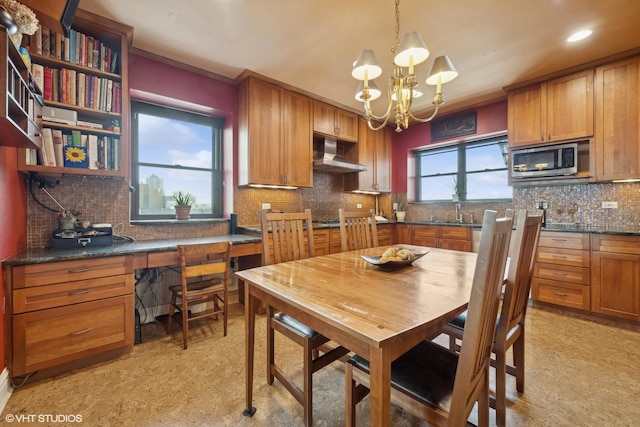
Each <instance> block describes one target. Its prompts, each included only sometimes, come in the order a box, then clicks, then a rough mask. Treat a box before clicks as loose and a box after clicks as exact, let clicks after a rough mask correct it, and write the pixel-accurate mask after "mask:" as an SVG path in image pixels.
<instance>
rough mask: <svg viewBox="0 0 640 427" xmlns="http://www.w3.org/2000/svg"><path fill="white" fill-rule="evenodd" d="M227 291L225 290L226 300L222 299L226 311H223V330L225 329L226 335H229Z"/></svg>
mask: <svg viewBox="0 0 640 427" xmlns="http://www.w3.org/2000/svg"><path fill="white" fill-rule="evenodd" d="M227 301H228V300H227V291H224V301H222V307H223V308H224V311H223V312H222V322H223V325H224V326H223V330H224V336H225V337H226V336H227V311H228V310H227Z"/></svg>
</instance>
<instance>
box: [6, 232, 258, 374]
mask: <svg viewBox="0 0 640 427" xmlns="http://www.w3.org/2000/svg"><path fill="white" fill-rule="evenodd" d="M224 241H231V242H232V243H233V246H232V250H231V255H232V256H233V257H237V258H239V259H241V260H246V261H245V262H242V263H240V264H241V266H240V268H243V267H245V268H246V267H252V266H256V265H260V262H261V252H262V244H261V239H260V237H256V236H250V235H242V234H235V235H223V236H214V237H202V238H190V239H170V240H149V241H140V242H131V243H116V244H114V245H112V246H106V247H95V248H82V249H65V250H49V249H26V250H24V251H22V252H20V253H19V254H17V255H16V256H14V257H11V258H9V259H7V260H4V261H3V262H2V266H3V271H4V283H5V288H6V289H5V298H6V313H7V315H6V316H5V323H6V327H5V331H6V335H7V340H6V342H7V344H8V347H9V348H8V350H7V367H8V369H9V372H10V375H11V377H19V376H30V375H32V374H33V373H35V372H40V374H39V375H38V376H40V377H43V376H47V375H50V374H53V373H57V372H60V371H65V370H68V369H73V368H77V367H78V366H80V365H88V364H91V363H95V362H97V361H100V360H104V359H107V358H110V357H116V356H119V355H122V354H126V353H127V352H129V351H130V350H131V348H132V347H133V342H134V334H135V331H134V316H133V312H134V307H135V299H134V295H135V285H134V282H135V279H134V271H135V270H138V269H143V268H155V267H162V266H173V265H179V264H180V261H179V259H178V252H177V247H178V245H183V244H196V243H210V242H224Z"/></svg>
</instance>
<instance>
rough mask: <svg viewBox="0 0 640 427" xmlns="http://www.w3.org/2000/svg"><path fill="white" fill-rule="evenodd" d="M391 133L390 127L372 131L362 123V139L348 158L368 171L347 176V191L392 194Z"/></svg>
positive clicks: (345, 183)
mask: <svg viewBox="0 0 640 427" xmlns="http://www.w3.org/2000/svg"><path fill="white" fill-rule="evenodd" d="M391 132H392V130H391V128H390V127H388V126H385V127H384V128H383V129H380V130H377V131H374V130H371V129H369V126H367V122H366V121H364V120H361V121H360V139H359V141H358V144H357V146H356V147H355V148H356V149H354V150H351V151H350V152H349V153H347V154H346V157H347V158H348V159H349V160H351V161H354V162H357V163H360V164H362V165H365V166H366V167H367V170H366V171H364V172H358V173H351V174H345V176H344V189H345V191H372V192H378V193H390V192H391Z"/></svg>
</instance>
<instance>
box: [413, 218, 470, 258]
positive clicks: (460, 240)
mask: <svg viewBox="0 0 640 427" xmlns="http://www.w3.org/2000/svg"><path fill="white" fill-rule="evenodd" d="M409 235H410V244H412V245H417V246H429V247H432V248H441V249H452V250H456V251H462V252H471V249H472V238H471V227H458V226H447V225H421V224H411V225H410V226H409Z"/></svg>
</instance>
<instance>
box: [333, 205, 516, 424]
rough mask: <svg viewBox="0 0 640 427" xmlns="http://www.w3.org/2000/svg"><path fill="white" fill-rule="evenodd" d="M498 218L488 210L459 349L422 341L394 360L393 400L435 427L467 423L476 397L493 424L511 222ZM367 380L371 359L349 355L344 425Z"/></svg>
mask: <svg viewBox="0 0 640 427" xmlns="http://www.w3.org/2000/svg"><path fill="white" fill-rule="evenodd" d="M496 216H497V213H496V212H495V211H489V210H487V211H485V214H484V219H483V222H482V232H481V235H480V246H479V250H478V258H477V261H476V266H475V270H474V275H473V283H472V288H471V294H470V301H469V305H468V318H469V326H468V327H467V329H466V330H465V339H464V340H463V343H462V348H461V350H460V353H456V352H455V351H451V350H449V349H447V348H445V347H442V346H439V345H437V344H435V343H434V342H432V341H428V340H424V341H421V342H420V343H419V344H418V345H416V346H415V347H413V348H412V349H411V350H409V351H408V352H406V353H405V354H403V355H402V356H400V357H399V358H398V359H396V360H394V361H393V363H392V364H391V402H393V403H395V404H397V405H399V406H400V407H402V408H403V409H404V410H406V411H408V412H410V413H412V414H414V415H415V416H417V417H419V418H421V419H424V420H426V421H427V422H429V423H430V424H432V425H435V426H445V425H446V426H463V425H466V424H467V419H468V417H469V414H470V413H471V410H472V409H473V406H474V404H475V402H476V401H477V402H478V421H479V425H480V426H487V425H488V424H489V359H490V357H491V351H490V349H491V343H492V342H493V335H494V333H495V322H496V317H497V314H498V305H499V302H500V292H501V288H502V284H503V282H504V271H505V265H506V262H507V254H508V250H509V239H510V237H511V228H512V224H513V219H512V218H506V217H505V218H500V219H497V218H496ZM452 286H453V285H452ZM369 384H370V378H369V362H368V361H367V360H366V359H365V358H364V357H361V356H359V355H355V356H353V357H351V358H350V359H349V360H348V361H347V363H346V364H345V400H346V425H351V426H355V412H356V403H357V402H359V401H360V400H362V399H363V398H364V396H366V394H368V392H369ZM372 404H373V403H372Z"/></svg>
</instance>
